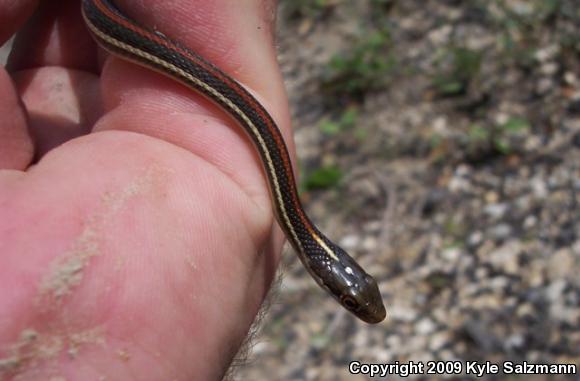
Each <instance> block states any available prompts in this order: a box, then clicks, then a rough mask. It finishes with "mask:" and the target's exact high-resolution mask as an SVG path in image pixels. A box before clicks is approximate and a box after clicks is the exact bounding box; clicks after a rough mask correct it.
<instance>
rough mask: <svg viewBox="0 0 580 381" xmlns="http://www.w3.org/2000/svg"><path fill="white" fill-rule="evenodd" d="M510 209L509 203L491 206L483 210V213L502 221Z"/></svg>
mask: <svg viewBox="0 0 580 381" xmlns="http://www.w3.org/2000/svg"><path fill="white" fill-rule="evenodd" d="M508 208H509V205H508V204H507V203H500V204H489V205H486V206H485V207H484V208H483V212H484V213H485V214H487V215H488V216H490V217H491V218H493V219H496V220H497V219H500V218H501V217H503V216H504V215H505V213H506V212H507V210H508Z"/></svg>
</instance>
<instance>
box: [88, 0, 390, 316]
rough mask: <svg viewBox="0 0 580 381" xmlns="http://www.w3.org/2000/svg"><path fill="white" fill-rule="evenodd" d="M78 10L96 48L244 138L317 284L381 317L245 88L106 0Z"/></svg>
mask: <svg viewBox="0 0 580 381" xmlns="http://www.w3.org/2000/svg"><path fill="white" fill-rule="evenodd" d="M81 6H82V14H83V18H84V20H85V24H86V26H87V29H88V31H89V32H90V34H91V35H92V37H93V39H94V40H95V41H96V43H97V45H99V46H100V47H101V48H103V49H104V50H105V51H107V52H109V53H110V54H112V55H114V56H116V57H119V58H121V59H124V60H127V61H129V62H132V63H135V64H138V65H141V66H144V67H146V68H149V69H151V70H154V71H156V72H158V73H161V74H163V75H165V76H167V77H170V78H171V79H173V80H175V81H177V82H179V83H181V84H182V85H184V86H186V87H188V88H189V89H191V90H192V91H195V92H196V93H198V94H201V95H202V96H204V97H206V98H207V99H209V100H210V101H212V102H213V103H215V104H216V105H218V106H219V107H220V108H221V109H223V110H224V111H225V112H226V113H227V115H228V116H229V117H231V118H232V119H233V120H234V121H235V122H237V124H239V125H240V126H241V128H242V129H243V130H244V131H245V132H246V133H247V135H248V136H249V137H250V140H251V141H252V142H253V144H254V146H255V148H256V150H257V152H258V154H259V157H260V160H261V162H262V164H263V168H264V173H265V176H266V177H267V183H268V188H269V191H270V196H271V197H270V198H271V200H272V207H273V210H274V215H275V217H276V220H277V221H278V224H279V225H280V227H281V228H282V230H283V232H284V234H285V236H286V238H287V240H288V241H289V242H290V244H291V245H292V247H293V248H294V251H295V252H296V253H297V255H298V257H299V258H300V260H301V262H302V264H303V265H304V267H305V268H306V270H307V271H308V273H309V274H310V275H311V276H312V278H314V280H315V281H316V283H317V284H318V285H319V286H320V287H322V288H323V289H325V290H326V291H328V293H330V295H332V296H333V297H334V298H335V299H336V301H338V303H339V304H340V305H342V306H343V307H344V308H345V309H346V310H348V311H350V312H352V313H353V314H354V315H355V316H357V317H358V318H360V319H361V320H363V321H365V322H367V323H370V324H376V323H379V322H381V321H383V320H384V319H385V317H386V310H385V306H384V304H383V301H382V297H381V293H380V291H379V288H378V284H377V282H376V281H375V279H374V278H373V277H372V276H370V275H369V274H367V273H366V272H365V270H364V269H363V268H362V267H361V266H360V265H359V264H358V263H357V262H356V261H355V260H354V259H353V258H352V257H351V256H349V255H348V254H347V253H346V251H345V250H343V249H342V248H341V247H339V246H338V245H337V244H335V243H334V242H332V241H331V240H330V239H328V238H327V237H326V236H325V235H324V234H322V233H321V232H320V230H319V229H318V228H317V227H316V226H315V225H314V224H313V223H312V221H311V219H310V218H309V217H308V216H307V214H306V212H305V211H304V207H303V206H302V203H301V202H300V198H299V194H298V188H297V185H296V180H295V176H294V170H293V166H292V162H291V160H290V155H289V153H288V148H287V146H286V143H285V141H284V138H283V136H282V133H281V132H280V129H279V128H278V126H277V125H276V123H275V121H274V119H273V118H272V116H271V115H270V114H269V113H268V111H267V110H266V109H265V107H264V106H263V105H262V104H261V103H260V102H259V101H258V100H256V98H255V97H254V96H253V95H251V94H250V92H249V91H248V90H246V89H245V88H244V86H243V85H242V84H241V83H240V82H238V81H237V80H235V79H234V78H232V77H231V76H230V75H228V74H226V73H225V72H224V71H223V70H222V69H220V68H218V67H217V66H216V65H215V64H213V63H211V62H210V61H209V60H207V59H206V58H204V57H202V56H201V55H200V54H198V53H196V52H194V51H193V50H191V49H189V48H188V47H186V46H185V45H184V44H182V43H180V42H179V41H175V40H172V39H171V38H169V37H167V36H165V34H163V33H161V32H160V31H158V30H156V29H154V28H150V27H147V26H144V25H142V24H140V23H139V22H138V21H136V20H134V19H132V18H131V17H129V16H128V15H127V14H126V13H124V12H123V11H122V10H121V9H120V8H119V6H118V5H117V4H115V3H114V2H112V1H109V0H82V5H81Z"/></svg>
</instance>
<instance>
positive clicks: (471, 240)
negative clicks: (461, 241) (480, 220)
mask: <svg viewBox="0 0 580 381" xmlns="http://www.w3.org/2000/svg"><path fill="white" fill-rule="evenodd" d="M482 240H483V233H482V232H481V231H479V230H477V231H474V232H473V233H471V234H470V235H469V237H468V238H467V244H468V245H469V246H477V245H479V244H480V243H481V241H482Z"/></svg>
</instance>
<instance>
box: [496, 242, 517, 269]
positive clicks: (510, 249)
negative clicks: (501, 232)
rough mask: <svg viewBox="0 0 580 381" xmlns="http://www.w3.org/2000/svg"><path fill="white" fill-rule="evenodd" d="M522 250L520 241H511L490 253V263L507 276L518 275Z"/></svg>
mask: <svg viewBox="0 0 580 381" xmlns="http://www.w3.org/2000/svg"><path fill="white" fill-rule="evenodd" d="M521 249H522V245H521V243H520V242H519V241H510V242H507V243H506V244H504V245H502V246H500V247H499V248H498V249H496V250H494V251H492V252H491V253H489V262H490V263H491V264H492V265H494V266H495V267H497V268H500V269H502V270H503V271H504V272H506V273H507V274H516V273H518V270H519V265H518V254H519V253H520V251H521Z"/></svg>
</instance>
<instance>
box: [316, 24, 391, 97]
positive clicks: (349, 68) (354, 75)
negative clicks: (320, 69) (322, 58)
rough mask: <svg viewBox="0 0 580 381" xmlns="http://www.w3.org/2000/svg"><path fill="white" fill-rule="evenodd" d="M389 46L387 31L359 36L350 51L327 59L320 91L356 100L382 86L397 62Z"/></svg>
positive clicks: (388, 79)
mask: <svg viewBox="0 0 580 381" xmlns="http://www.w3.org/2000/svg"><path fill="white" fill-rule="evenodd" d="M390 45H391V37H390V33H389V32H388V31H387V30H380V31H377V32H374V33H370V34H367V35H365V36H364V37H359V38H358V40H357V41H356V42H355V43H354V47H353V49H352V50H350V51H347V52H344V53H342V54H340V55H335V56H334V57H333V58H332V59H331V60H330V62H329V63H328V65H327V66H328V69H327V74H326V75H325V76H324V78H323V79H322V88H323V90H325V91H326V92H327V93H332V94H336V95H339V96H347V97H350V98H357V99H358V98H361V97H362V96H364V94H365V93H366V92H367V91H369V90H378V89H381V88H384V87H385V86H386V85H387V84H388V83H389V82H390V80H391V78H392V75H393V72H394V71H395V69H396V68H397V61H396V59H395V57H394V55H393V54H391V53H390V52H389V49H390Z"/></svg>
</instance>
